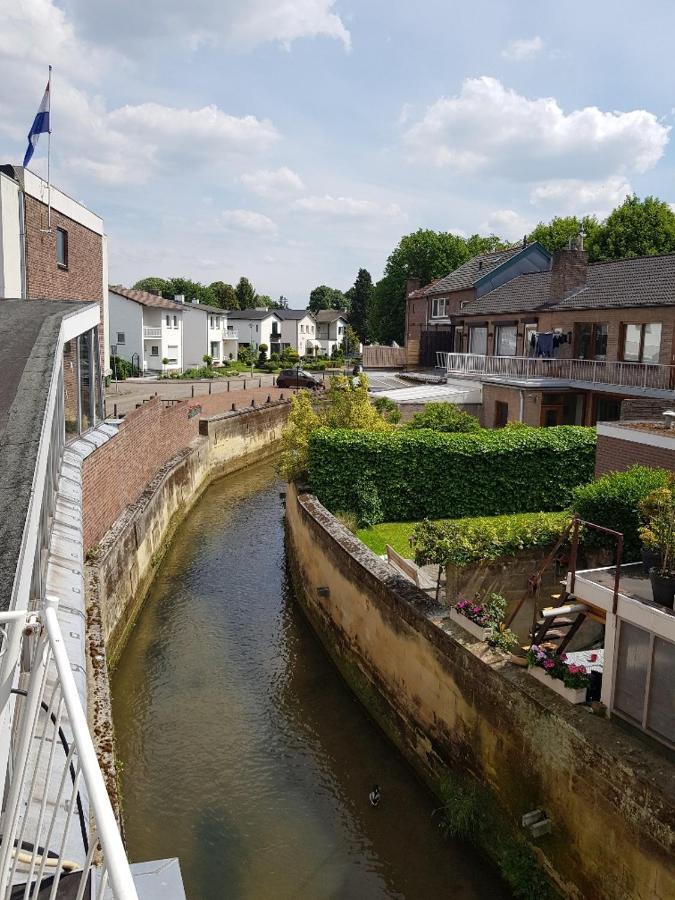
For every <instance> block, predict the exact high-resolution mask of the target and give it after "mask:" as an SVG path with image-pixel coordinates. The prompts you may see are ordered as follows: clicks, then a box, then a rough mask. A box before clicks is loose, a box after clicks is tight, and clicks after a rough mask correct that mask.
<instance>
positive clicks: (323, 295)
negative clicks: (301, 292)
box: [309, 284, 347, 313]
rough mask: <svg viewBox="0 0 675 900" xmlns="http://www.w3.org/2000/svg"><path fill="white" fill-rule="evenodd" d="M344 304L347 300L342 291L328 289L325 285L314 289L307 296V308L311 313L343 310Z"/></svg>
mask: <svg viewBox="0 0 675 900" xmlns="http://www.w3.org/2000/svg"><path fill="white" fill-rule="evenodd" d="M346 303H347V298H346V297H345V295H344V294H343V293H342V291H340V290H338V289H337V288H332V287H328V285H327V284H320V285H319V286H318V287H315V288H314V290H313V291H312V293H311V294H310V295H309V308H310V310H311V311H312V312H313V313H317V312H319V311H320V310H322V309H345V308H346Z"/></svg>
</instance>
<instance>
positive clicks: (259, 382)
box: [258, 378, 262, 388]
mask: <svg viewBox="0 0 675 900" xmlns="http://www.w3.org/2000/svg"><path fill="white" fill-rule="evenodd" d="M258 387H259V388H261V387H262V378H259V379H258Z"/></svg>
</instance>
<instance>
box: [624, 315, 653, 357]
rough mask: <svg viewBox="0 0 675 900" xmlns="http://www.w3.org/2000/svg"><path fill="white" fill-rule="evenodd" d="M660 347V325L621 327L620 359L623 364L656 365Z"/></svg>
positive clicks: (648, 324)
mask: <svg viewBox="0 0 675 900" xmlns="http://www.w3.org/2000/svg"><path fill="white" fill-rule="evenodd" d="M660 347H661V323H660V322H650V323H647V324H645V325H632V324H626V325H624V326H623V344H622V354H621V356H622V359H623V360H624V361H625V362H641V363H651V364H656V363H658V361H659V349H660Z"/></svg>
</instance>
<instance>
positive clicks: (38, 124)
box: [23, 82, 50, 168]
mask: <svg viewBox="0 0 675 900" xmlns="http://www.w3.org/2000/svg"><path fill="white" fill-rule="evenodd" d="M49 100H50V97H49V82H47V87H46V89H45V95H44V97H43V98H42V103H41V104H40V108H39V109H38V111H37V115H36V116H35V119H34V121H33V124H32V126H31V129H30V131H29V132H28V146H27V147H26V155H25V156H24V158H23V164H24V168H25V167H26V166H27V165H28V163H29V162H30V161H31V157H32V156H33V153H35V148H36V147H37V142H38V138H39V137H40V135H41V134H48V133H49V130H50V129H49Z"/></svg>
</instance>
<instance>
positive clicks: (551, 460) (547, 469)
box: [308, 425, 596, 521]
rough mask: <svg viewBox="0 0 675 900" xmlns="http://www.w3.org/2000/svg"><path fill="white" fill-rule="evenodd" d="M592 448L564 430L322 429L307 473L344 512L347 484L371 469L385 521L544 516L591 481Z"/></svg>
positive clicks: (586, 434)
mask: <svg viewBox="0 0 675 900" xmlns="http://www.w3.org/2000/svg"><path fill="white" fill-rule="evenodd" d="M595 443H596V435H595V429H593V428H581V427H577V426H568V425H565V426H560V427H557V428H533V429H527V430H525V429H514V430H505V429H500V430H498V431H495V430H481V431H477V432H475V433H474V434H439V433H437V432H433V431H429V430H425V429H419V430H408V429H391V428H389V430H386V431H380V432H374V431H353V430H345V429H340V428H338V429H335V430H329V429H325V428H320V429H318V430H317V431H315V432H314V433H313V434H312V436H311V438H310V442H309V457H308V459H309V475H310V480H311V484H312V487H313V489H314V491H315V493H316V494H317V496H318V497H319V499H320V500H321V502H322V503H324V504H325V505H326V506H327V507H328V508H329V509H344V498H345V497H347V496H349V492H350V487H351V485H353V484H354V482H355V481H356V479H357V478H358V477H359V475H360V474H361V473H362V472H364V471H366V472H371V473H372V478H373V481H374V484H375V487H376V488H377V492H378V495H379V498H380V501H381V503H382V511H383V514H384V519H385V521H410V520H413V519H423V518H430V519H448V518H461V517H463V516H469V515H471V516H476V515H479V516H480V515H483V516H493V515H501V514H505V513H515V512H529V511H531V510H544V511H550V510H555V509H564V508H565V507H567V506H568V505H569V503H570V499H571V494H572V490H573V489H574V488H575V487H577V486H578V485H580V484H585V483H586V482H588V481H590V480H591V479H592V478H593V470H594V465H595Z"/></svg>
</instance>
